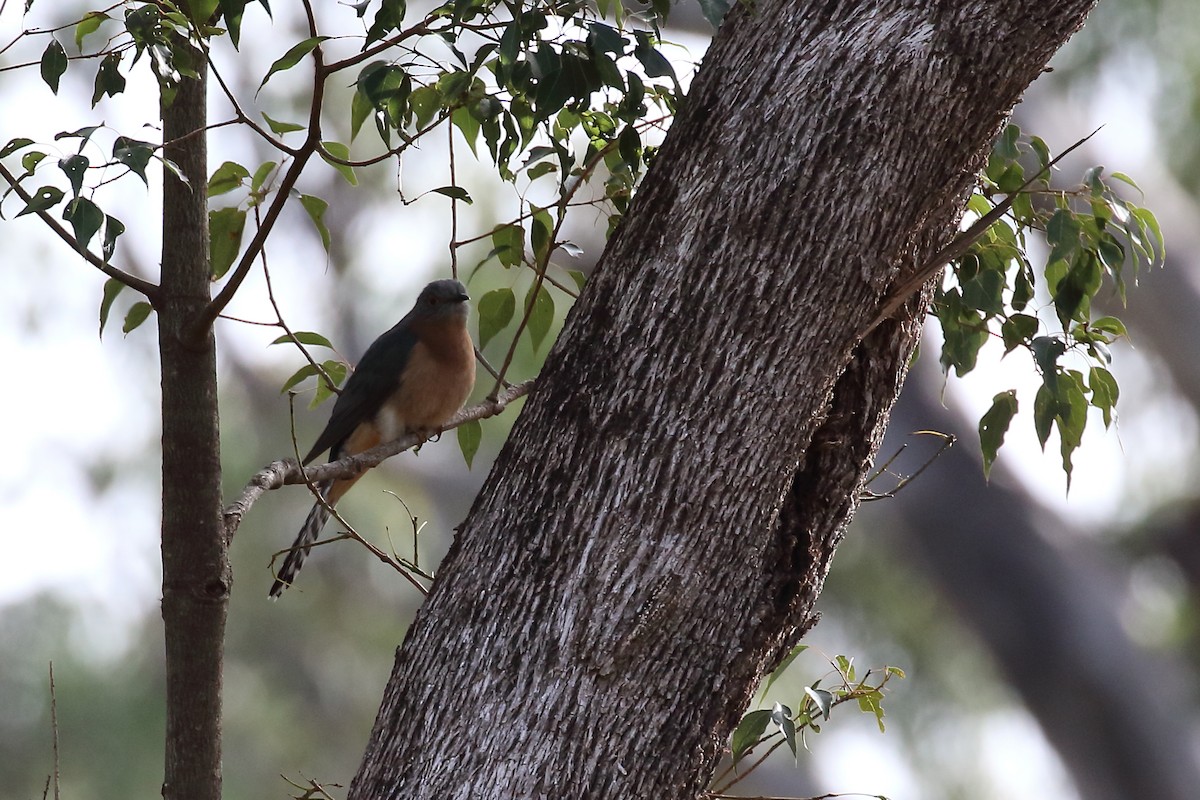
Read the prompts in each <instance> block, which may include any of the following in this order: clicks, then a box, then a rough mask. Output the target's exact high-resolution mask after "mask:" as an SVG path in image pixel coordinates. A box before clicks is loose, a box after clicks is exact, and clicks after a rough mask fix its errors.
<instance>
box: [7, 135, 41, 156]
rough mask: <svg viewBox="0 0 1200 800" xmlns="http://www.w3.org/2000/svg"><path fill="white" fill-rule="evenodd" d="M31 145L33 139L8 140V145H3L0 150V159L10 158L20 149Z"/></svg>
mask: <svg viewBox="0 0 1200 800" xmlns="http://www.w3.org/2000/svg"><path fill="white" fill-rule="evenodd" d="M31 144H33V139H26V138H25V137H24V136H18V137H17V138H15V139H9V141H8V144H6V145H4V147H3V148H0V158H4V157H6V156H11V155H12V154H13V153H15V152H17V151H18V150H20V149H21V148H22V147H28V146H29V145H31Z"/></svg>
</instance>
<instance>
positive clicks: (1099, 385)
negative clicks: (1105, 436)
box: [1088, 367, 1121, 428]
mask: <svg viewBox="0 0 1200 800" xmlns="http://www.w3.org/2000/svg"><path fill="white" fill-rule="evenodd" d="M1088 388H1089V389H1091V390H1092V405H1093V406H1095V407H1096V408H1098V409H1100V413H1101V414H1103V415H1104V427H1105V428H1108V427H1111V426H1112V421H1113V409H1114V408H1116V406H1117V400H1118V399H1119V398H1120V396H1121V388H1120V387H1119V386H1118V385H1117V379H1116V378H1114V377H1113V375H1112V373H1111V372H1109V371H1108V370H1107V369H1105V368H1104V367H1092V369H1091V372H1090V373H1089V374H1088Z"/></svg>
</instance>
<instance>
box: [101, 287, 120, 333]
mask: <svg viewBox="0 0 1200 800" xmlns="http://www.w3.org/2000/svg"><path fill="white" fill-rule="evenodd" d="M124 288H125V284H123V283H121V282H120V281H119V280H117V279H116V278H109V279H108V280H106V281H105V282H104V291H103V294H102V296H101V298H100V332H99V334H98V336H99V337H100V338H103V337H104V326H105V325H106V324H108V314H109V312H110V311H112V305H113V302H114V301H115V300H116V299H117V295H119V294H120V293H121V290H122V289H124Z"/></svg>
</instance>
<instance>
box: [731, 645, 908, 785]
mask: <svg viewBox="0 0 1200 800" xmlns="http://www.w3.org/2000/svg"><path fill="white" fill-rule="evenodd" d="M807 649H808V647H807V646H806V645H797V646H796V647H795V648H793V649H792V651H791V652H790V653H789V654H788V655H787V657H786V658H784V659H783V661H782V662H781V663H780V664H779V666H778V667H776V668H775V670H774V672H772V673H771V675H770V677H769V678H768V679H767V680H766V682H765V684H764V686H763V691H762V697H763V699H765V698H766V695H767V693H768V692H769V691H770V689H771V687H772V685H774V683H775V682H776V681H777V680H778V679H779V677H780V676H781V675H782V674H783V673H784V672H785V671H786V670H787V669H788V668H789V667H790V666H791V665H792V662H793V661H795V660H796V657H797V656H798V655H800V654H801V653H803V652H804V651H805V650H807ZM829 663H830V666H832V667H833V669H832V670H831V671H830V673H829V675H826V676H823V677H822V678H820V679H818V680H816V681H813V682H812V683H811V684H809V685H807V686H805V687H804V692H803V693H802V694H801V695H800V696H799V697H798V698H797V700H796V701H795V702H794V703H791V704H784V703H780V702H775V703H772V705H771V707H770V708H759V709H756V710H753V711H750V712H748V713H747V714H745V715H744V716H743V717H742V720H741V722H739V723H738V725H737V727H736V728H735V729H734V731H733V734H732V735H731V736H730V741H729V756H730V764H729V766H728V768H726V769H725V770H724V771H723V772H721V773H720V774H718V775H717V776H716V777H715V778H714V779H713V782H712V784H711V787H712V788H711V789H710V790H709V792H708V794H709V795H711V796H714V797H723V796H726V795H727V793H728V791H729V789H730V788H731V787H732V786H734V785H735V784H736V783H738V782H739V781H741V780H743V779H744V778H745V777H746V776H747V775H749V774H750V773H751V772H753V771H754V770H755V769H756V768H757V767H758V766H759V765H761V764H762V763H763V762H764V761H765V760H766V759H767V757H768V756H770V755H771V753H773V752H775V751H776V750H778V749H779V748H780V747H782V746H783V745H785V744H786V745H787V747H788V749H789V750H790V751H791V753H792V757H793V758H798V757H799V748H800V747H804V748H805V749H808V744H807V742H806V739H805V731H812V732H813V733H820V732H821V723H822V722H826V721H828V720H829V718H830V713H831V712H832V711H833V709H834V708H836V707H837V706H840V705H842V704H843V703H848V702H850V701H855V702H856V703H857V704H858V708H859V710H860V711H862V712H863V713H866V714H871V715H872V716H874V717H875V721H876V724H877V725H878V726H879V731H880V733H882V732H883V730H884V725H883V695H884V691H885V690H886V686H887V683H888V681H889V680H891V679H892V678H903V677H904V671H903V670H901V669H900V668H899V667H882V668H879V669H869V670H867V671H866V672H865V673H864V674H863V675H862V676H861V677H860V676H859V674H858V670H857V668H856V667H855V666H854V660H853V659H852V658H848V657H847V656H844V655H839V656H835V657H834V658H833V659H832V660H831V661H830V662H829ZM831 676H832V677H833V678H834V681H833V683H832V684H831V686H830V688H822V686H821V683H822V681H824V680H826V678H828V677H831ZM763 746H765V751H764V750H763ZM756 749H758V750H759V757H758V758H757V759H756V760H755V761H754V763H752V764H751V765H750V766H749V767H748V768H744V769H742V767H743V765H744V762H745V761H746V759H747V758H748V757H749V756H750V755H751V754H752V753H754V752H755V750H756Z"/></svg>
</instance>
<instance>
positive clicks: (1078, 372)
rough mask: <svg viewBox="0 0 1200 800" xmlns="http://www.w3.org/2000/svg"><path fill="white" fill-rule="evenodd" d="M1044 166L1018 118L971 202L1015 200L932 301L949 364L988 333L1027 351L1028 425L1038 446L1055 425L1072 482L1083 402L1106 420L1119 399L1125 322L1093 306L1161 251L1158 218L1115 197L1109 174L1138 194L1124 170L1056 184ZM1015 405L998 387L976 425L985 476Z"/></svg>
mask: <svg viewBox="0 0 1200 800" xmlns="http://www.w3.org/2000/svg"><path fill="white" fill-rule="evenodd" d="M1030 162H1031V163H1030ZM1050 163H1051V157H1050V150H1049V148H1048V147H1047V146H1046V144H1045V142H1043V141H1042V140H1041V139H1040V138H1038V137H1037V136H1031V137H1023V136H1022V134H1021V131H1020V129H1019V128H1018V127H1017V126H1016V125H1009V126H1008V127H1006V128H1005V130H1004V132H1003V133H1002V134H1001V135H1000V137H999V138H998V139H997V140H996V143H995V145H994V147H993V150H992V154H991V157H990V158H989V160H988V165H987V169H986V170H985V172H984V174H983V175H981V176H980V186H979V189H978V191H977V192H976V193H975V194H974V195H973V196H972V197H971V200H970V202H969V205H968V208H969V211H970V213H972V214H974V215H976V216H978V217H982V216H984V215H985V214H987V213H988V212H989V211H991V210H992V209H993V208H994V207H995V206H996V198H997V196H999V195H1007V196H1009V199H1010V200H1011V206H1010V207H1009V209H1008V212H1007V214H1006V216H1005V218H1003V219H1001V220H999V221H997V222H996V223H995V224H994V225H992V226H991V227H990V228H988V230H987V231H986V233H985V234H984V235H983V236H982V237H981V238H980V239H979V240H977V241H976V242H975V243H974V244H973V245H972V247H971V248H970V250H969V251H968V252H967V253H966V254H965V255H964V256H962V257H961V258H959V259H956V260H955V261H954V262H953V263H952V264H951V268H950V270H949V272H948V274H947V277H946V280H945V281H944V282H943V283H942V284H941V285H940V286H939V287H938V288H937V292H936V295H935V297H934V304H933V308H934V313H935V314H936V315H937V318H938V320H939V322H940V323H941V327H942V332H943V334H944V336H945V340H944V343H943V345H942V353H941V363H942V368H943V369H944V370H945V371H947V372H949V370H950V369H951V368H952V367H953V368H954V371H955V373H956V374H958V375H960V376H961V375H964V374H966V373H967V372H970V371H971V370H972V369H974V368H975V364H976V361H977V358H978V355H979V351H980V349H981V348H982V347H983V346H984V345H985V344H986V343H988V342H989V341H996V340H999V342H1001V343H1002V344H1003V346H1004V354H1005V355H1008V354H1009V353H1011V352H1012V351H1013V350H1016V349H1017V348H1022V349H1024V350H1025V351H1027V352H1028V353H1029V354H1030V356H1031V357H1032V361H1033V364H1034V367H1035V368H1036V369H1037V371H1038V373H1039V374H1040V376H1041V379H1042V385H1041V386H1040V387H1039V389H1038V391H1037V395H1036V397H1035V398H1034V404H1033V422H1034V428H1035V429H1036V432H1037V436H1038V441H1039V442H1041V444H1042V447H1043V448H1044V447H1045V446H1046V441H1047V439H1048V438H1049V436H1050V431H1051V429H1057V431H1058V435H1059V441H1060V448H1061V454H1062V465H1063V471H1064V472H1065V473H1066V475H1067V482H1068V486H1070V479H1071V469H1072V464H1071V455H1072V453H1074V451H1075V449H1076V448H1077V447H1078V446H1079V444H1080V442H1081V441H1082V439H1083V432H1084V429H1085V428H1086V426H1087V418H1088V407H1089V406H1091V407H1092V408H1095V409H1097V410H1099V412H1100V414H1101V415H1102V418H1103V421H1104V426H1105V427H1106V428H1107V427H1108V426H1110V425H1111V424H1112V422H1113V420H1114V419H1115V407H1116V403H1117V398H1118V396H1119V389H1118V386H1117V382H1116V379H1115V378H1114V377H1113V374H1112V373H1111V372H1110V371H1109V366H1110V364H1111V361H1112V355H1111V353H1110V351H1109V345H1111V344H1112V343H1113V341H1114V340H1116V339H1117V338H1118V337H1121V336H1124V335H1125V334H1126V330H1125V325H1124V324H1123V323H1122V322H1121V321H1120V320H1119V319H1118V318H1116V317H1114V316H1109V315H1104V314H1100V315H1097V314H1095V313H1094V312H1093V307H1094V306H1097V305H1100V306H1102V305H1103V304H1104V303H1106V302H1108V301H1110V300H1111V299H1112V297H1113V296H1114V295H1115V297H1116V298H1117V299H1119V300H1120V301H1121V302H1122V303H1124V301H1125V292H1126V286H1127V284H1128V283H1136V280H1137V274H1138V270H1139V269H1140V268H1141V267H1142V266H1143V265H1145V266H1150V265H1152V264H1154V263H1156V262H1161V260H1162V259H1163V257H1164V249H1163V238H1162V231H1161V230H1160V228H1159V225H1158V221H1157V220H1156V219H1155V217H1154V214H1152V213H1151V212H1150V210H1149V209H1146V208H1144V207H1142V206H1140V205H1138V204H1136V203H1133V202H1131V201H1129V200H1127V199H1125V198H1123V197H1122V196H1121V195H1120V194H1118V192H1117V191H1116V188H1115V187H1114V185H1113V183H1112V182H1111V181H1117V182H1119V183H1122V184H1125V185H1126V186H1127V187H1132V188H1133V189H1135V190H1137V191H1139V192H1140V189H1138V186H1137V184H1136V183H1134V182H1133V180H1132V179H1131V178H1129V177H1128V176H1127V175H1124V174H1123V173H1120V172H1114V173H1112V174H1111V175H1110V176H1109V180H1106V179H1105V177H1104V168H1103V167H1100V166H1096V167H1092V168H1090V169H1088V170H1087V171H1086V172H1085V173H1084V175H1083V180H1082V182H1081V183H1080V184H1079V185H1078V186H1077V187H1074V188H1071V189H1053V188H1051V184H1050V171H1049V166H1050ZM1027 169H1028V170H1029V172H1030V176H1027ZM1035 235H1036V236H1039V237H1041V238H1042V239H1043V240H1044V243H1045V246H1046V250H1047V253H1046V256H1045V266H1044V267H1042V268H1041V269H1036V270H1035V269H1034V267H1033V264H1032V262H1031V260H1030V253H1031V248H1030V246H1029V244H1030V238H1031V236H1035ZM1085 370H1086V371H1085ZM1017 410H1018V402H1017V394H1016V391H1015V390H1008V391H1004V392H1001V393H999V394H997V395H996V397H995V398H994V400H993V402H992V406H991V408H990V409H989V410H988V411H987V413H985V414H984V416H983V418H982V419H981V420H980V421H979V439H980V444H981V446H982V448H983V464H984V471H985V472H987V471H988V470H990V468H991V465H992V463H993V462H994V461H995V459H996V454H997V451H998V450H999V449H1000V446H1001V444H1003V442H1004V436H1005V434H1006V433H1007V431H1008V427H1009V423H1010V422H1011V421H1012V418H1013V416H1014V415H1015V414H1016V413H1017Z"/></svg>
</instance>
